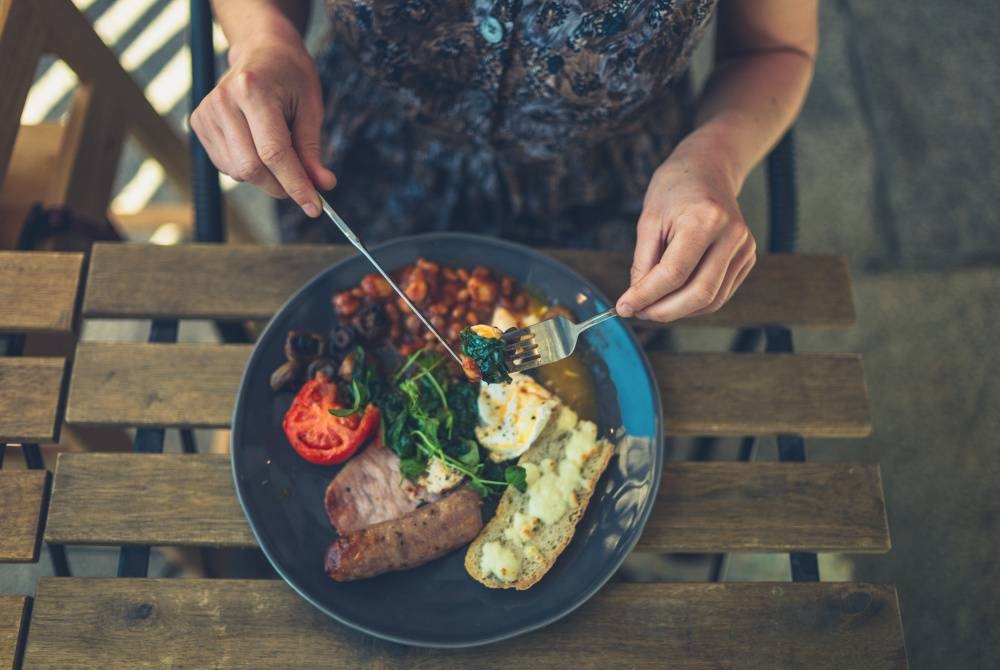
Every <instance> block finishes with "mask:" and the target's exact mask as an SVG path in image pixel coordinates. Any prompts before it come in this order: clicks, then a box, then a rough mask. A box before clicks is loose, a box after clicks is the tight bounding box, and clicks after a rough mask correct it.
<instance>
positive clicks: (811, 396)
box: [67, 342, 871, 437]
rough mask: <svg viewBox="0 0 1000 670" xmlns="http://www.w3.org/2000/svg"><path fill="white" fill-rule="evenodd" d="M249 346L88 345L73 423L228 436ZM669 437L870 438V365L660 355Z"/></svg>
mask: <svg viewBox="0 0 1000 670" xmlns="http://www.w3.org/2000/svg"><path fill="white" fill-rule="evenodd" d="M249 353H250V347H249V346H238V345H187V344H136V343H96V342H85V343H81V344H80V345H79V347H78V348H77V353H76V363H75V365H74V369H73V379H72V382H71V384H70V391H69V405H68V408H67V421H69V422H70V423H73V424H100V425H115V426H166V427H178V426H204V427H216V428H220V427H228V426H229V422H230V417H231V415H232V403H233V401H234V399H235V397H236V389H237V387H238V385H239V381H240V377H241V375H242V372H243V367H244V364H245V362H246V358H247V356H249ZM651 360H652V362H653V367H654V368H655V372H656V376H657V379H658V380H659V383H660V391H661V394H662V396H663V407H664V429H665V431H666V433H667V434H668V435H749V434H760V435H768V434H775V433H797V434H801V435H805V436H828V437H860V436H864V435H867V434H868V433H869V432H870V431H871V417H870V416H869V413H868V398H867V394H866V391H865V384H864V370H863V368H862V365H861V359H860V357H858V356H855V355H837V354H794V355H792V354H788V355H786V354H655V355H653V356H651Z"/></svg>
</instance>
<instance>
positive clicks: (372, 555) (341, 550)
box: [326, 488, 483, 582]
mask: <svg viewBox="0 0 1000 670" xmlns="http://www.w3.org/2000/svg"><path fill="white" fill-rule="evenodd" d="M481 502H482V501H481V499H480V497H479V495H478V494H476V493H475V492H474V491H472V490H470V489H468V488H462V489H459V490H458V491H455V492H454V493H452V494H450V495H448V496H445V497H444V498H442V499H441V500H439V501H437V502H433V503H430V504H428V505H424V506H423V507H420V508H419V509H417V510H416V511H414V512H411V513H410V514H407V515H406V516H403V517H400V518H398V519H391V520H389V521H383V522H382V523H377V524H375V525H374V526H369V527H367V528H362V529H361V530H358V531H355V532H353V533H347V534H345V535H341V536H340V537H338V538H337V539H336V540H335V541H334V542H333V544H331V545H330V548H329V549H328V550H327V552H326V573H327V574H328V575H330V577H332V578H333V579H334V580H336V581H338V582H347V581H353V580H356V579H367V578H368V577H374V576H375V575H380V574H382V573H383V572H392V571H394V570H408V569H409V568H413V567H416V566H418V565H423V564H424V563H427V562H428V561H433V560H434V559H436V558H440V557H441V556H444V555H445V554H448V553H450V552H452V551H454V550H455V549H458V548H459V547H461V546H464V545H466V544H468V543H469V542H471V541H472V540H473V538H475V537H476V535H478V534H479V531H480V530H481V529H482V527H483V517H482V513H481V512H480V510H479V506H480V504H481Z"/></svg>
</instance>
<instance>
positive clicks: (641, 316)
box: [635, 310, 649, 321]
mask: <svg viewBox="0 0 1000 670" xmlns="http://www.w3.org/2000/svg"><path fill="white" fill-rule="evenodd" d="M635 318H637V319H642V320H643V321H646V320H647V319H649V314H647V313H646V311H645V310H643V311H641V312H636V313H635Z"/></svg>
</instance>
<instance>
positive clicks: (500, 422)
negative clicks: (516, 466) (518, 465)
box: [476, 373, 560, 463]
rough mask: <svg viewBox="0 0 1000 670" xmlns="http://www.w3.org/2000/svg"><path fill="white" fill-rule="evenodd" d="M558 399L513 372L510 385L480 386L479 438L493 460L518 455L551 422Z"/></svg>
mask: <svg viewBox="0 0 1000 670" xmlns="http://www.w3.org/2000/svg"><path fill="white" fill-rule="evenodd" d="M559 404H560V403H559V399H558V398H557V397H555V396H554V395H553V394H552V393H551V392H549V391H548V389H546V388H545V387H544V386H542V385H541V384H539V383H538V382H536V381H535V380H534V379H532V378H531V377H529V376H528V375H526V374H521V373H514V374H513V375H511V379H510V383H509V384H483V385H482V386H480V388H479V402H478V409H479V423H478V425H477V426H476V439H477V440H478V441H479V444H481V445H482V446H483V447H485V448H486V449H487V450H488V451H489V458H490V460H492V461H494V462H498V463H499V462H502V461H507V460H510V459H513V458H517V457H518V456H520V455H521V454H523V453H524V452H526V451H527V450H528V447H530V446H531V445H532V444H534V443H535V441H536V440H537V439H538V436H539V435H541V433H542V431H543V430H544V429H545V426H547V425H548V423H549V419H550V418H551V417H552V413H553V412H554V411H556V409H557V408H558V407H559Z"/></svg>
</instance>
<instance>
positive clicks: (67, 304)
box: [0, 251, 83, 333]
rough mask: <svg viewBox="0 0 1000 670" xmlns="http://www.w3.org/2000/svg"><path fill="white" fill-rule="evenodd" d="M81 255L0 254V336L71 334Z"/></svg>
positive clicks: (18, 252) (9, 252) (23, 252)
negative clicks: (2, 333)
mask: <svg viewBox="0 0 1000 670" xmlns="http://www.w3.org/2000/svg"><path fill="white" fill-rule="evenodd" d="M82 269H83V254H81V253H65V252H48V251H0V305H3V309H0V332H8V333H69V332H72V330H73V322H74V319H73V317H74V313H75V310H76V303H77V293H78V291H79V287H80V276H81V271H82Z"/></svg>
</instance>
